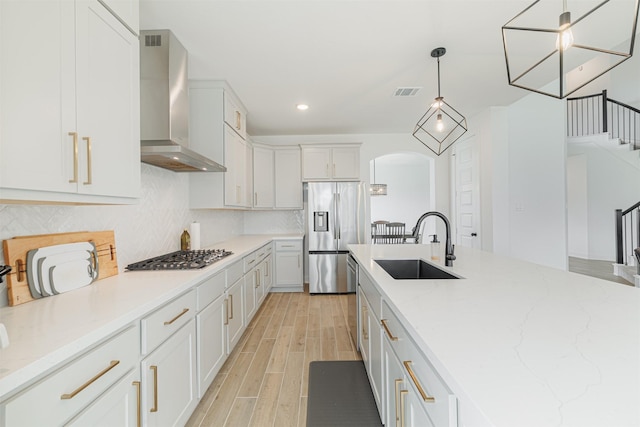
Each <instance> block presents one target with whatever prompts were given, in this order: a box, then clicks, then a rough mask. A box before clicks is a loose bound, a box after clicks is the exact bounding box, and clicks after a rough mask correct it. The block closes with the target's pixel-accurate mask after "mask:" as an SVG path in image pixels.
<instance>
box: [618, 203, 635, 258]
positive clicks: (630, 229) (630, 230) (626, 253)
mask: <svg viewBox="0 0 640 427" xmlns="http://www.w3.org/2000/svg"><path fill="white" fill-rule="evenodd" d="M638 247H640V202H638V203H636V204H635V205H633V206H631V207H630V208H628V209H625V210H622V209H616V263H618V264H624V265H633V264H630V262H631V263H633V262H634V258H633V256H634V255H633V250H634V249H635V248H638Z"/></svg>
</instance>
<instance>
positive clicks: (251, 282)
mask: <svg viewBox="0 0 640 427" xmlns="http://www.w3.org/2000/svg"><path fill="white" fill-rule="evenodd" d="M257 276H258V269H257V268H253V269H251V270H249V272H247V274H245V275H244V279H243V280H244V318H245V322H244V323H245V324H246V325H248V324H249V322H250V321H251V318H252V317H253V315H254V314H255V312H256V291H257V287H258V280H257Z"/></svg>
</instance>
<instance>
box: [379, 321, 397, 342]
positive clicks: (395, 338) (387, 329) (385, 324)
mask: <svg viewBox="0 0 640 427" xmlns="http://www.w3.org/2000/svg"><path fill="white" fill-rule="evenodd" d="M380 323H382V326H383V327H384V330H385V331H386V332H387V335H388V336H389V339H390V340H391V341H398V337H394V336H393V334H392V333H391V331H390V330H389V325H387V319H382V320H380Z"/></svg>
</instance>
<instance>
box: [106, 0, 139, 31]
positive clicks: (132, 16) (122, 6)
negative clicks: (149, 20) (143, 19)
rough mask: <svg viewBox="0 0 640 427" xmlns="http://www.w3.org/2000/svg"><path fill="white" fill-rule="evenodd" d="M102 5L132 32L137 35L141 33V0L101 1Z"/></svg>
mask: <svg viewBox="0 0 640 427" xmlns="http://www.w3.org/2000/svg"><path fill="white" fill-rule="evenodd" d="M101 3H102V4H104V5H105V6H106V7H107V9H109V10H111V11H112V12H113V14H114V15H116V16H117V17H118V19H120V21H121V22H122V23H123V24H124V25H126V26H127V27H129V29H130V30H131V31H132V32H134V33H135V34H138V33H139V32H140V7H139V3H140V2H139V0H101Z"/></svg>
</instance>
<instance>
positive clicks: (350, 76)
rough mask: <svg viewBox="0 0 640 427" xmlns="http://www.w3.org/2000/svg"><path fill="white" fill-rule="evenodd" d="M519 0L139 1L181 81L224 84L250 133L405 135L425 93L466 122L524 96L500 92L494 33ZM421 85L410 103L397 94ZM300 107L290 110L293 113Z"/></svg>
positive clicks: (501, 67) (501, 68)
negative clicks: (168, 37) (184, 63)
mask: <svg viewBox="0 0 640 427" xmlns="http://www.w3.org/2000/svg"><path fill="white" fill-rule="evenodd" d="M530 2H531V1H530V0H526V1H521V0H506V1H489V0H438V1H427V0H422V1H406V0H384V1H358V0H338V1H330V0H294V1H283V0H281V1H274V0H261V1H244V0H236V1H217V0H140V21H141V28H142V29H165V28H168V29H170V30H172V31H173V32H174V33H175V35H176V36H177V37H178V39H179V40H180V41H181V42H182V44H183V45H184V46H185V47H186V48H187V50H188V51H189V55H190V57H189V58H190V61H189V64H190V70H189V77H190V78H194V79H224V80H227V81H228V82H229V84H230V85H231V86H232V87H233V89H234V90H235V92H236V93H237V94H238V96H239V97H240V98H241V100H242V102H243V103H244V105H245V107H246V108H247V110H248V130H249V133H250V134H251V135H254V136H259V135H313V134H343V133H410V132H412V131H413V126H414V125H415V123H416V121H417V120H418V119H419V118H420V116H421V115H422V114H423V113H424V112H425V111H426V109H427V108H428V105H429V104H430V103H431V102H432V100H433V98H434V97H435V96H436V95H437V77H436V76H437V74H436V73H437V72H436V70H437V64H436V60H435V59H433V58H431V56H430V52H431V50H432V49H433V48H436V47H439V46H444V47H445V48H446V49H447V54H446V55H445V56H444V57H443V58H441V80H442V95H443V96H444V97H445V100H446V101H447V102H448V103H449V104H450V105H452V106H453V107H454V108H456V109H457V110H458V111H460V112H461V113H462V114H463V115H465V116H466V117H467V118H468V117H470V116H473V115H475V114H477V113H478V112H480V111H481V110H483V109H484V108H486V107H487V106H498V105H508V104H511V103H513V102H514V101H515V100H517V99H519V98H521V97H522V96H525V95H527V94H529V93H530V92H526V91H524V90H522V89H517V88H514V87H511V86H509V85H508V84H507V77H506V68H505V63H504V62H505V61H504V53H503V49H502V38H501V27H502V25H504V24H505V23H506V22H507V21H508V20H509V19H511V18H512V17H513V16H514V15H516V14H517V13H518V12H520V11H521V10H522V9H524V8H525V7H526V6H527V5H529V4H530ZM406 86H411V87H413V86H421V87H423V89H422V90H420V92H419V93H418V95H417V96H415V97H404V98H398V97H393V96H392V95H393V93H394V91H395V89H396V88H397V87H406ZM298 103H307V104H309V105H310V108H309V110H307V111H306V112H300V111H297V110H296V109H295V106H296V104H298Z"/></svg>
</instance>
